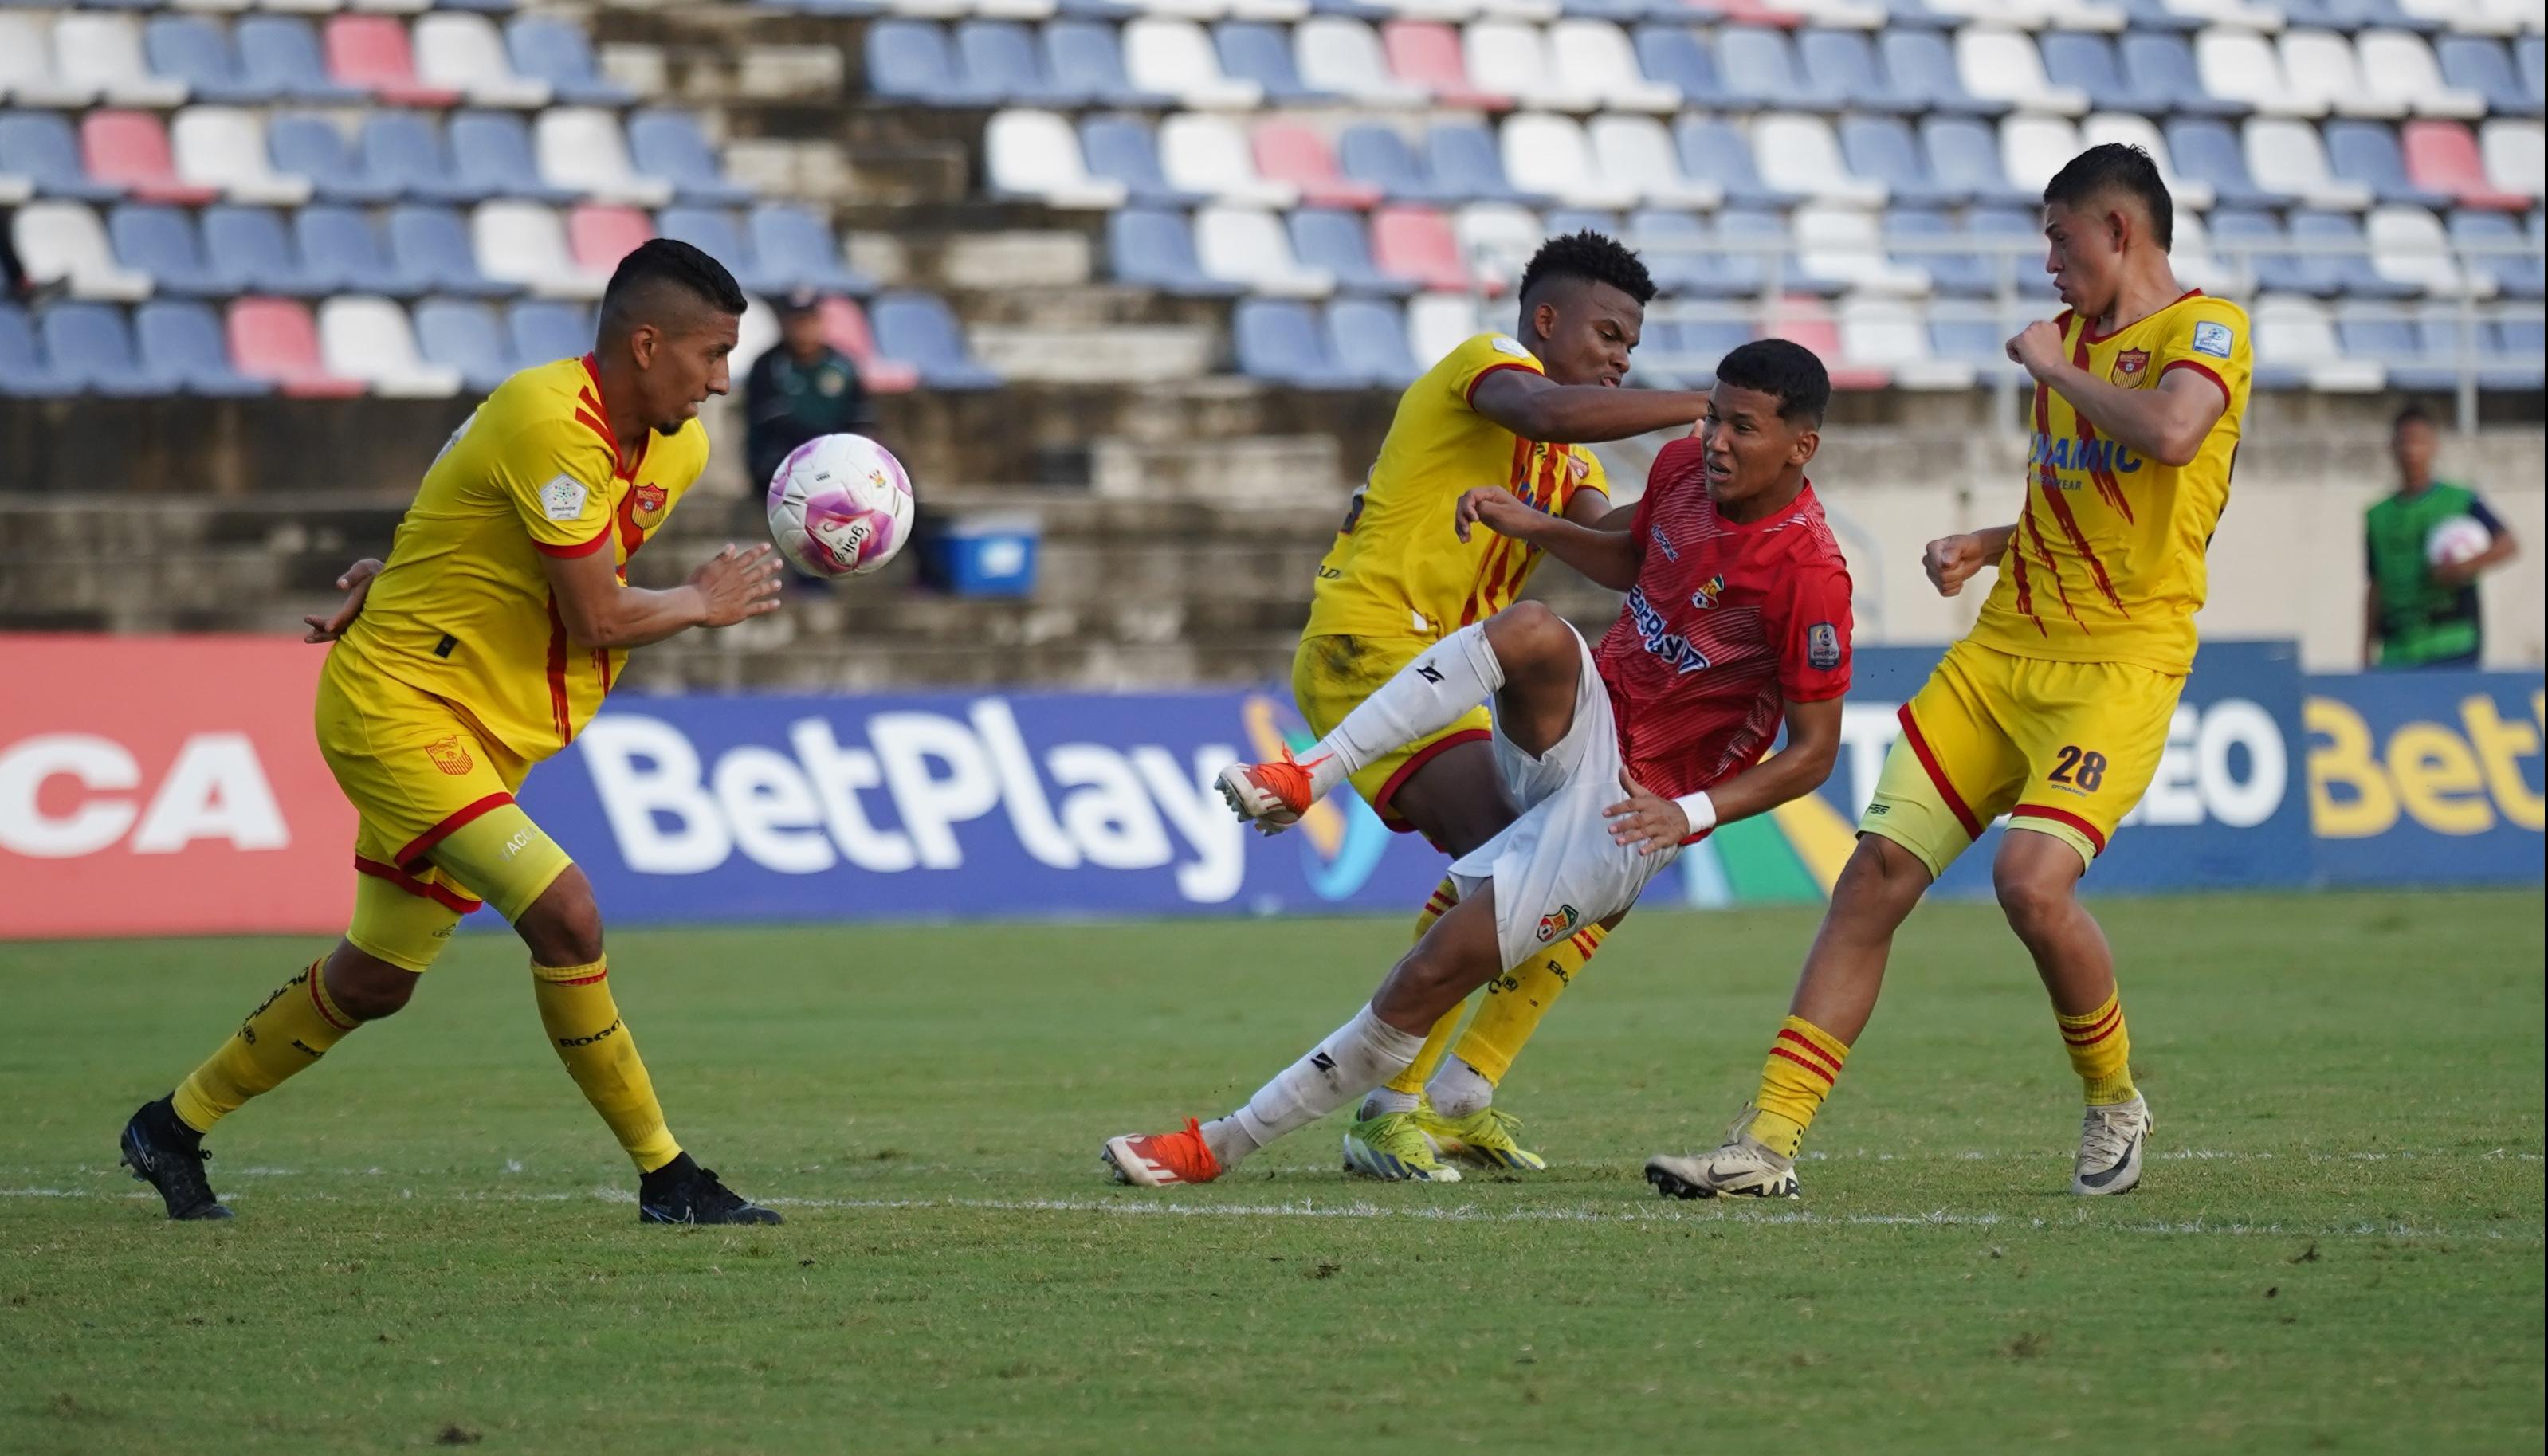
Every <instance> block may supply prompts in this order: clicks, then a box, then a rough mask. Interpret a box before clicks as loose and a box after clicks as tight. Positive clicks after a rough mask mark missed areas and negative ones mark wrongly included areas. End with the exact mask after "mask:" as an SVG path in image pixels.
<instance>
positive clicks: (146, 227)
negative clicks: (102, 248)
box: [106, 203, 245, 299]
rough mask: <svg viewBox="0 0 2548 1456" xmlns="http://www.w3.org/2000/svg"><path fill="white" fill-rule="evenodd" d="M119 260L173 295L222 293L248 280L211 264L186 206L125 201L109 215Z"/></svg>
mask: <svg viewBox="0 0 2548 1456" xmlns="http://www.w3.org/2000/svg"><path fill="white" fill-rule="evenodd" d="M106 235H107V239H108V241H110V242H111V243H113V244H114V246H115V261H116V262H117V263H119V264H121V265H123V266H124V267H127V268H131V269H133V270H134V271H136V272H138V273H147V274H149V275H150V282H151V288H152V290H153V291H154V292H156V293H158V294H160V295H162V296H168V297H176V298H199V299H218V298H227V297H229V296H230V295H232V294H235V293H239V292H241V291H242V290H243V288H244V286H245V280H244V279H241V278H238V277H235V276H233V275H230V274H227V273H225V272H223V271H222V270H220V269H218V268H215V267H213V266H212V264H211V263H210V261H208V260H207V259H206V258H205V256H204V248H203V244H202V242H201V241H200V240H199V239H198V238H197V237H196V236H195V224H194V220H193V219H192V218H190V217H188V216H187V215H186V213H185V211H184V210H183V209H181V208H172V207H166V206H162V205H160V204H157V203H125V204H123V205H121V206H118V207H116V208H114V209H112V210H110V211H109V212H108V213H107V215H106Z"/></svg>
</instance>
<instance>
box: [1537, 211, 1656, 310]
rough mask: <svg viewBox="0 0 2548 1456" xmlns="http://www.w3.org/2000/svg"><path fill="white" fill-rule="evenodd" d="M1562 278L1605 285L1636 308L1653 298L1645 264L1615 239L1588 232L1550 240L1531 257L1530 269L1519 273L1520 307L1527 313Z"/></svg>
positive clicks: (1650, 301)
mask: <svg viewBox="0 0 2548 1456" xmlns="http://www.w3.org/2000/svg"><path fill="white" fill-rule="evenodd" d="M1561 278H1572V279H1575V280H1577V281H1579V282H1583V283H1606V284H1608V285H1610V286H1611V287H1612V288H1615V289H1617V290H1618V291H1619V292H1621V293H1623V294H1626V295H1627V296H1628V297H1630V298H1632V299H1635V300H1636V301H1637V306H1638V307H1639V308H1643V307H1645V306H1646V305H1647V304H1650V303H1652V302H1654V298H1655V280H1654V278H1653V276H1652V275H1650V274H1648V273H1647V272H1646V265H1645V263H1644V261H1643V260H1641V259H1640V258H1638V256H1637V255H1636V254H1635V253H1634V252H1631V251H1630V250H1629V249H1627V248H1625V247H1623V246H1621V245H1620V244H1619V241H1618V239H1616V238H1613V237H1608V236H1605V235H1603V234H1601V233H1598V232H1594V231H1592V230H1591V229H1590V228H1587V229H1586V230H1584V231H1582V232H1570V233H1567V234H1565V235H1564V236H1560V237H1552V238H1550V239H1549V240H1548V241H1546V242H1543V243H1541V244H1540V245H1539V251H1538V252H1536V253H1533V254H1531V259H1530V265H1529V266H1528V267H1526V268H1524V269H1522V270H1521V294H1520V303H1521V306H1522V307H1523V308H1524V309H1528V308H1529V307H1530V306H1531V305H1532V303H1533V302H1534V301H1536V299H1537V298H1538V295H1539V292H1540V290H1541V289H1544V288H1546V287H1547V286H1548V285H1549V284H1551V283H1554V282H1556V281H1557V280H1559V279H1561Z"/></svg>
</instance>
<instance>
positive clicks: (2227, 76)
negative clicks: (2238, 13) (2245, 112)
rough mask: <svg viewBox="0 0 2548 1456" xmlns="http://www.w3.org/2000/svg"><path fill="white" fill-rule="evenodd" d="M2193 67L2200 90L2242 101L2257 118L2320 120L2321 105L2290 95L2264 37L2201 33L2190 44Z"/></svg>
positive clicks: (2288, 83) (2323, 112)
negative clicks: (2191, 46)
mask: <svg viewBox="0 0 2548 1456" xmlns="http://www.w3.org/2000/svg"><path fill="white" fill-rule="evenodd" d="M2194 64H2195V68H2196V69H2197V70H2198V71H2199V72H2200V73H2201V75H2202V78H2203V89H2204V90H2206V91H2209V92H2211V93H2212V94H2213V95H2215V96H2223V97H2228V98H2229V99H2230V100H2232V101H2243V102H2245V103H2247V104H2248V105H2249V106H2252V107H2254V108H2255V109H2256V112H2257V114H2258V115H2259V116H2268V117H2322V116H2325V115H2326V103H2325V102H2324V101H2319V100H2312V99H2309V98H2305V97H2302V96H2299V95H2296V94H2294V92H2293V90H2292V85H2291V81H2290V79H2289V78H2288V77H2286V76H2285V75H2284V74H2283V62H2282V57H2280V56H2278V55H2276V54H2275V53H2274V47H2273V46H2272V44H2271V43H2269V42H2267V41H2266V40H2265V38H2264V37H2262V36H2258V35H2253V34H2251V33H2249V32H2246V31H2226V30H2213V31H2205V32H2204V33H2203V34H2202V35H2200V36H2198V37H2196V38H2195V41H2194Z"/></svg>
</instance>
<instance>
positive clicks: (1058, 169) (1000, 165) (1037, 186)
mask: <svg viewBox="0 0 2548 1456" xmlns="http://www.w3.org/2000/svg"><path fill="white" fill-rule="evenodd" d="M982 150H983V155H984V159H985V165H986V169H987V170H988V171H989V173H990V181H991V190H992V191H993V192H995V193H999V194H1003V195H1005V196H1009V197H1026V198H1033V199H1035V200H1036V201H1038V202H1042V203H1046V204H1047V205H1049V206H1052V207H1057V208H1096V209H1105V208H1120V207H1122V206H1123V205H1124V196H1125V194H1124V184H1123V183H1121V182H1117V181H1114V180H1112V179H1111V178H1104V177H1092V176H1090V175H1089V173H1088V163H1087V160H1086V158H1084V157H1082V156H1081V155H1080V151H1079V134H1078V133H1076V132H1074V131H1072V130H1071V126H1070V123H1069V122H1068V121H1067V120H1065V119H1064V118H1062V117H1059V116H1056V115H1054V114H1053V113H1051V112H1048V111H1024V110H1010V111H1004V112H1000V113H998V114H997V115H995V116H993V117H992V118H991V122H990V125H989V126H988V127H987V128H985V129H984V130H983V135H982Z"/></svg>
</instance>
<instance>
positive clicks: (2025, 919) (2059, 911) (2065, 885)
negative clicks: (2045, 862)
mask: <svg viewBox="0 0 2548 1456" xmlns="http://www.w3.org/2000/svg"><path fill="white" fill-rule="evenodd" d="M1991 888H1992V889H1993V890H1994V891H1995V892H1996V893H1997V894H1998V895H1999V908H2000V911H2001V913H2002V914H2004V915H2006V916H2007V917H2008V924H2009V928H2010V929H2011V930H2014V931H2016V932H2017V934H2018V936H2019V938H2020V939H2032V938H2034V937H2035V936H2036V935H2038V934H2041V933H2043V932H2045V931H2047V930H2049V929H2051V928H2052V927H2053V926H2056V925H2058V924H2059V923H2060V922H2061V921H2062V920H2063V919H2064V918H2066V917H2067V916H2068V915H2069V913H2070V904H2071V885H2070V881H2068V880H2066V879H2063V878H2062V877H2060V876H2058V875H2054V874H2047V873H2045V872H2043V871H2041V870H2038V869H2035V868H2032V867H2028V866H2020V865H2007V864H2002V865H1994V866H1993V867H1992V869H1991Z"/></svg>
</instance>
